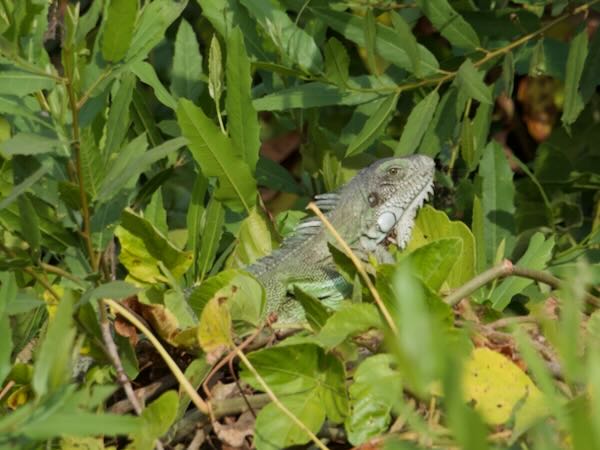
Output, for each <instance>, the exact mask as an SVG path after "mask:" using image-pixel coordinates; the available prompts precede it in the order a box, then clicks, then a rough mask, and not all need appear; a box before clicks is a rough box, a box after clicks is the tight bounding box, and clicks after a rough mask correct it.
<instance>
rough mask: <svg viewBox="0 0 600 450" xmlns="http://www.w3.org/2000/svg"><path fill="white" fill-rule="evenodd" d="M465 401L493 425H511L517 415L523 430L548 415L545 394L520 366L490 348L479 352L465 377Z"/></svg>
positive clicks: (463, 381)
mask: <svg viewBox="0 0 600 450" xmlns="http://www.w3.org/2000/svg"><path fill="white" fill-rule="evenodd" d="M462 388H463V394H464V395H465V400H466V401H467V402H469V403H471V404H473V405H474V407H475V409H476V410H477V412H479V414H481V416H482V418H483V420H484V421H485V422H487V423H488V424H490V425H501V424H505V423H507V422H508V421H509V420H510V419H511V418H512V417H513V415H514V425H515V426H514V428H515V430H517V429H519V430H522V429H524V428H526V427H527V426H528V425H529V424H532V423H533V422H534V421H535V420H536V419H539V418H541V417H543V416H544V415H545V414H546V409H547V407H546V404H545V400H544V396H543V394H542V393H541V392H540V390H539V389H538V388H537V386H536V385H535V384H533V381H531V378H529V376H527V374H526V373H525V372H524V371H523V370H521V368H520V367H519V366H517V365H516V364H515V363H513V362H512V361H510V360H509V359H508V358H506V357H505V356H504V355H502V354H500V353H497V352H495V351H493V350H490V349H489V348H476V349H475V350H473V353H472V354H471V358H470V359H469V360H468V361H467V362H466V364H465V367H464V372H463V377H462Z"/></svg>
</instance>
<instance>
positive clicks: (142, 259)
mask: <svg viewBox="0 0 600 450" xmlns="http://www.w3.org/2000/svg"><path fill="white" fill-rule="evenodd" d="M116 235H117V236H118V238H119V241H120V242H121V254H120V255H119V260H120V261H121V263H122V264H123V265H124V266H125V267H126V268H127V270H128V271H129V273H130V275H132V276H133V277H135V278H136V279H137V280H139V281H142V282H144V283H154V282H157V281H164V277H163V276H162V274H161V272H160V269H159V265H158V262H159V261H160V262H162V263H163V264H164V265H165V266H166V267H167V269H169V271H170V272H171V273H172V274H173V276H174V277H176V278H177V277H179V276H181V275H183V274H184V273H185V272H186V271H187V269H188V267H189V266H190V264H191V263H192V254H191V253H190V252H184V251H181V250H179V249H178V248H177V247H175V246H174V245H173V244H172V243H171V242H169V240H167V238H166V237H165V236H163V235H162V234H161V233H160V232H159V231H158V230H157V229H156V228H155V227H154V226H153V225H152V224H151V223H150V222H148V221H147V220H146V219H144V218H142V217H140V216H138V215H137V214H135V213H133V211H131V210H130V209H126V210H125V211H123V215H122V216H121V225H120V226H119V227H118V228H117V231H116Z"/></svg>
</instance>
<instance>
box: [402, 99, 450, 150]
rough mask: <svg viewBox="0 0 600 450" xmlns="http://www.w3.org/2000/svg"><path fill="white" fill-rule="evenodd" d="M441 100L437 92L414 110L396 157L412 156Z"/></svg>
mask: <svg viewBox="0 0 600 450" xmlns="http://www.w3.org/2000/svg"><path fill="white" fill-rule="evenodd" d="M439 100H440V95H439V94H438V92H437V90H436V91H433V92H431V93H430V94H429V95H427V97H425V98H424V99H423V100H421V101H420V102H419V103H418V104H417V105H416V106H415V107H414V108H413V109H412V111H411V112H410V115H409V116H408V119H407V120H406V125H405V126H404V131H403V132H402V136H401V137H400V142H398V146H397V147H396V149H395V150H394V153H395V154H396V155H398V156H402V155H410V154H411V153H413V152H414V151H415V150H416V149H417V147H418V146H419V144H420V143H421V139H423V135H424V134H425V131H426V130H427V126H428V125H429V119H430V118H431V117H432V116H433V113H434V112H435V108H436V107H437V104H438V102H439Z"/></svg>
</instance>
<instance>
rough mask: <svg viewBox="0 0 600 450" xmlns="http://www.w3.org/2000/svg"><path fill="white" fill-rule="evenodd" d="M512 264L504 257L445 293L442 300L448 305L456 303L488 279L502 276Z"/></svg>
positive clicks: (492, 279)
mask: <svg viewBox="0 0 600 450" xmlns="http://www.w3.org/2000/svg"><path fill="white" fill-rule="evenodd" d="M512 267H513V264H512V263H511V262H510V261H509V260H508V259H505V260H504V261H502V262H501V263H500V264H499V265H497V266H495V267H492V268H491V269H488V270H486V271H485V272H482V273H480V274H479V275H477V276H475V277H473V278H472V279H470V280H469V281H467V282H466V283H465V284H463V285H462V286H461V287H459V288H458V289H457V290H455V291H454V292H452V293H451V294H449V295H447V296H446V298H444V302H446V303H447V304H449V305H456V304H457V303H458V302H460V301H461V300H462V299H463V298H465V297H468V296H469V295H471V294H472V293H473V292H475V291H476V290H477V289H479V288H481V287H483V286H485V285H486V284H488V283H489V282H490V281H494V280H495V279H497V278H501V277H504V276H506V275H508V274H509V273H510V271H511V270H512Z"/></svg>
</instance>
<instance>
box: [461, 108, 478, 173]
mask: <svg viewBox="0 0 600 450" xmlns="http://www.w3.org/2000/svg"><path fill="white" fill-rule="evenodd" d="M460 156H462V159H464V160H465V163H466V164H467V169H468V170H469V171H471V170H473V168H474V167H476V166H477V163H478V162H479V160H478V159H477V157H476V155H475V142H474V137H473V124H472V123H471V119H469V118H468V117H465V120H463V123H462V128H461V129H460Z"/></svg>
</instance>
